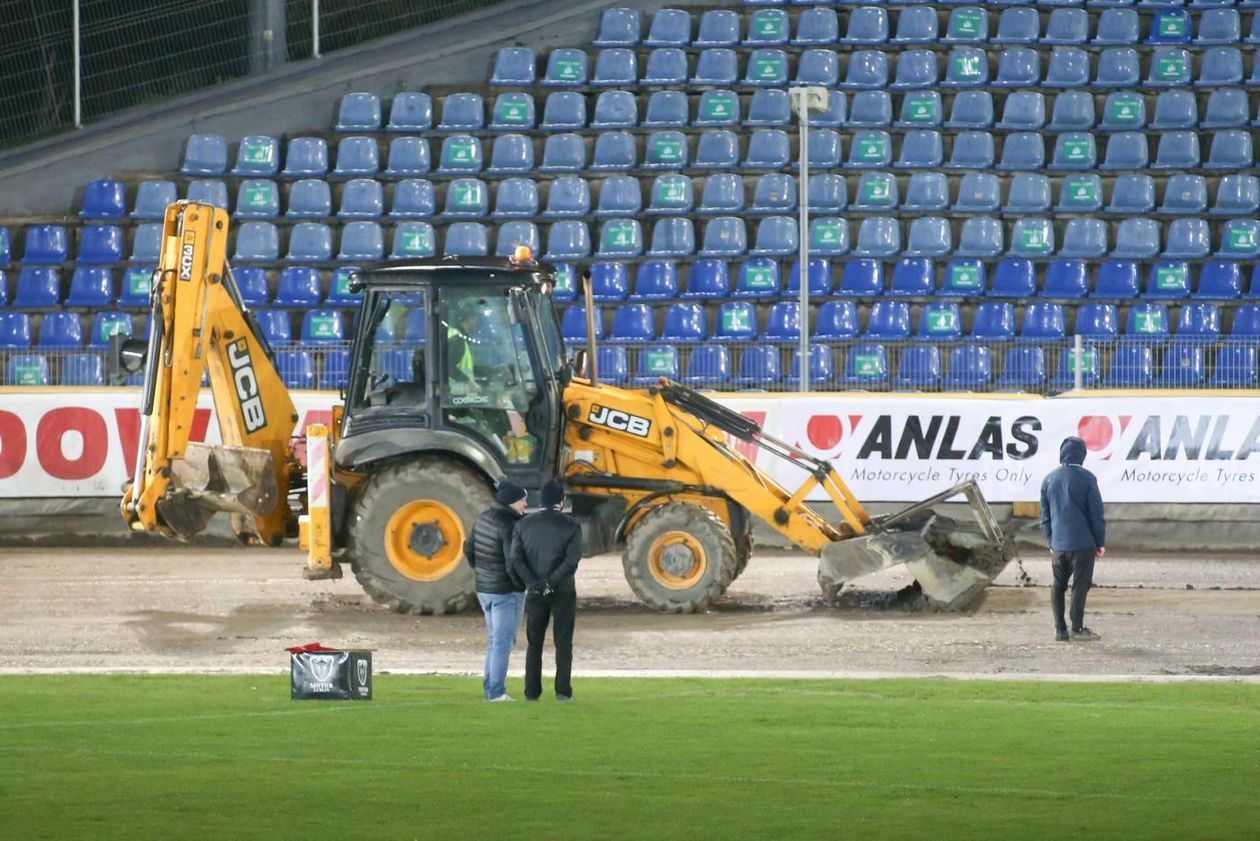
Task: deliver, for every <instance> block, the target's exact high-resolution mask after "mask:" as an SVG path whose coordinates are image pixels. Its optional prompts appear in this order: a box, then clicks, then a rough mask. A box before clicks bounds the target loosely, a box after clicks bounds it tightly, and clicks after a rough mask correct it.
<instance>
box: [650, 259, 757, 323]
mask: <svg viewBox="0 0 1260 841" xmlns="http://www.w3.org/2000/svg"><path fill="white" fill-rule="evenodd" d="M776 270H777V266H776ZM730 291H731V278H730V273H729V270H728V269H727V265H726V262H725V261H723V260H697V261H696V262H694V263H692V264H691V267H690V269H689V270H688V272H687V291H686V292H683V293H682V295H680V296H679V297H681V298H684V299H704V300H709V299H714V298H725V297H726V296H727V295H728V294H730ZM701 323H702V324H703V321H702V322H701ZM666 326H668V319H667V321H666ZM667 338H668V337H667ZM675 338H676V337H675Z"/></svg>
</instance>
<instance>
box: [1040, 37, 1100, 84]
mask: <svg viewBox="0 0 1260 841" xmlns="http://www.w3.org/2000/svg"><path fill="white" fill-rule="evenodd" d="M1089 74H1090V61H1089V53H1087V52H1085V50H1082V49H1080V48H1079V47H1055V48H1054V51H1053V52H1051V53H1050V63H1049V64H1048V65H1047V67H1046V77H1045V79H1044V80H1043V81H1042V83H1041V84H1042V86H1044V87H1047V88H1075V87H1080V86H1083V85H1088V84H1089Z"/></svg>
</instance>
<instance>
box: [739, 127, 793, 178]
mask: <svg viewBox="0 0 1260 841" xmlns="http://www.w3.org/2000/svg"><path fill="white" fill-rule="evenodd" d="M790 159H791V147H790V145H789V140H788V135H787V132H785V131H783V130H782V129H756V130H754V131H753V133H752V135H751V136H750V137H749V140H748V151H747V153H746V155H745V157H744V161H743V163H742V164H741V167H743V168H744V169H783V168H784V167H786V166H787V165H788V162H789V160H790Z"/></svg>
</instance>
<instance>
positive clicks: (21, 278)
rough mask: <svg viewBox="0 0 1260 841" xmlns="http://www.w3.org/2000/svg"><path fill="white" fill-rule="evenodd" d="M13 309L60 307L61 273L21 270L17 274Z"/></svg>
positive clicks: (36, 269) (47, 269) (48, 270)
mask: <svg viewBox="0 0 1260 841" xmlns="http://www.w3.org/2000/svg"><path fill="white" fill-rule="evenodd" d="M11 306H12V307H13V309H18V310H47V309H53V308H55V307H59V306H61V272H59V271H57V270H56V269H54V268H48V267H33V268H23V269H22V270H21V271H20V272H18V279H17V288H16V289H15V290H14V293H13V302H12V304H11Z"/></svg>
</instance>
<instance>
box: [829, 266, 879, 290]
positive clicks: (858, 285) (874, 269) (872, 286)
mask: <svg viewBox="0 0 1260 841" xmlns="http://www.w3.org/2000/svg"><path fill="white" fill-rule="evenodd" d="M883 292H884V264H883V263H882V262H880V261H879V260H871V259H861V260H850V261H848V262H847V263H845V264H844V268H843V269H842V270H841V273H840V285H839V287H837V289H836V291H835V294H837V295H843V296H846V297H854V298H876V297H879V296H880V295H882V294H883Z"/></svg>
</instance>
